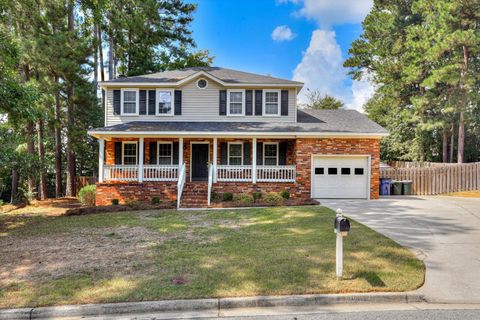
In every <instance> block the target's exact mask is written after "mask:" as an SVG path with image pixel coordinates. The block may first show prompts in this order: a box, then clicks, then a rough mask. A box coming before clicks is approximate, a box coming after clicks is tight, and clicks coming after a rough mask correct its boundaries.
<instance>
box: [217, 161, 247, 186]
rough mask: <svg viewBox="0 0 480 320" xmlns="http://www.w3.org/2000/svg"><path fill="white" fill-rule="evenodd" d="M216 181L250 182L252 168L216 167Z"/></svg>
mask: <svg viewBox="0 0 480 320" xmlns="http://www.w3.org/2000/svg"><path fill="white" fill-rule="evenodd" d="M217 181H236V182H244V181H245V182H246V181H252V166H233V165H232V166H231V165H218V166H217Z"/></svg>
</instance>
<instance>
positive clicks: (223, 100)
mask: <svg viewBox="0 0 480 320" xmlns="http://www.w3.org/2000/svg"><path fill="white" fill-rule="evenodd" d="M219 103H220V110H219V114H220V115H221V116H226V115H227V90H220V98H219Z"/></svg>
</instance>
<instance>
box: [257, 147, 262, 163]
mask: <svg viewBox="0 0 480 320" xmlns="http://www.w3.org/2000/svg"><path fill="white" fill-rule="evenodd" d="M257 165H259V166H261V165H263V142H257Z"/></svg>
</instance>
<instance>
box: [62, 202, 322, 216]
mask: <svg viewBox="0 0 480 320" xmlns="http://www.w3.org/2000/svg"><path fill="white" fill-rule="evenodd" d="M318 204H320V202H318V201H317V200H314V199H307V200H305V199H288V200H284V201H283V202H282V203H281V204H271V203H267V202H265V201H262V200H257V201H255V202H254V203H251V204H248V205H246V204H244V203H239V202H235V201H222V202H212V203H211V205H210V208H240V207H242V208H243V207H252V208H254V207H276V206H306V205H318ZM175 208H176V202H174V201H172V202H168V203H161V204H149V203H145V202H138V203H135V204H129V205H126V204H125V205H110V206H98V207H79V208H72V209H68V210H67V211H66V212H65V215H66V216H81V215H86V214H95V213H108V212H123V211H132V210H162V209H163V210H164V209H175ZM205 209H208V208H205Z"/></svg>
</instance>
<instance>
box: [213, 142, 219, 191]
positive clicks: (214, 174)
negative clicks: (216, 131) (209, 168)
mask: <svg viewBox="0 0 480 320" xmlns="http://www.w3.org/2000/svg"><path fill="white" fill-rule="evenodd" d="M217 140H218V139H217V138H216V137H215V138H213V182H217V144H218V141H217Z"/></svg>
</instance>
